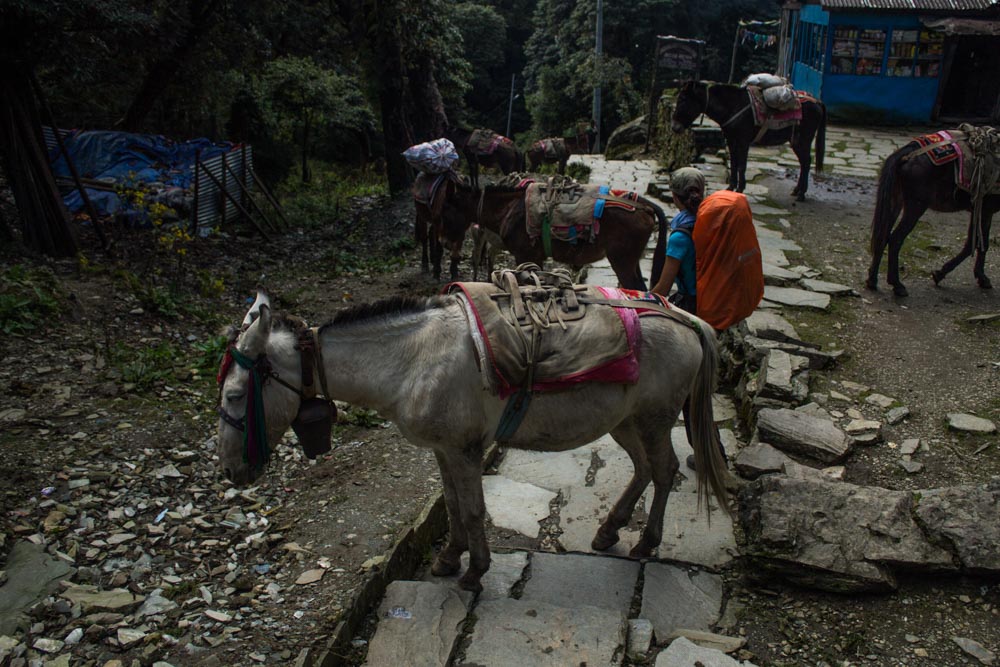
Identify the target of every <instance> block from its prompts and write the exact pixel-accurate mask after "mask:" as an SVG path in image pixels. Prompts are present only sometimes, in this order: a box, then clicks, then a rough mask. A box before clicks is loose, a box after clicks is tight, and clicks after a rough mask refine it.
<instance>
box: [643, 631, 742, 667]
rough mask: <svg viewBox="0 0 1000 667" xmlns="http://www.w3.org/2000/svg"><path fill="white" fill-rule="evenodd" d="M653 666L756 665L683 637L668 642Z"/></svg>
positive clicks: (737, 666) (738, 666)
mask: <svg viewBox="0 0 1000 667" xmlns="http://www.w3.org/2000/svg"><path fill="white" fill-rule="evenodd" d="M653 667H756V666H755V665H754V664H753V663H752V662H740V661H739V660H737V659H735V658H731V657H729V656H728V655H726V654H725V653H723V652H722V651H720V650H718V649H714V648H706V647H704V646H698V645H697V644H695V643H694V642H692V641H690V640H688V639H687V638H685V637H678V638H677V639H675V640H674V641H672V642H670V646H668V647H667V648H666V650H664V651H661V652H660V654H659V655H657V656H656V663H654V665H653Z"/></svg>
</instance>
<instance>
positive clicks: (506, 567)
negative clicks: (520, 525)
mask: <svg viewBox="0 0 1000 667" xmlns="http://www.w3.org/2000/svg"><path fill="white" fill-rule="evenodd" d="M526 567H528V553H527V552H526V551H512V552H510V553H497V552H495V551H491V552H490V569H489V570H487V571H486V574H484V575H483V578H482V579H480V580H479V583H481V584H482V585H483V590H482V591H480V593H479V597H478V598H475V596H474V595H473V594H472V593H471V592H470V591H467V590H465V589H463V588H460V587H459V585H458V579H459V577H461V576H462V574H464V573H465V571H466V570H468V569H469V552H465V553H464V554H462V569H461V570H460V571H459V572H456V573H455V574H453V575H449V576H447V577H436V576H434V575H433V574H431V571H430V568H428V569H427V572H425V573H424V576H423V581H426V582H428V583H432V584H437V585H439V586H447V587H448V588H450V589H451V590H453V591H455V592H456V593H458V595H459V597H461V598H462V601H463V602H464V603H465V606H466V608H471V606H472V601H473V599H474V598H475V599H478V600H479V601H480V602H482V601H483V600H492V599H495V598H509V597H510V594H511V590H513V588H514V586H515V585H516V584H517V583H518V582H519V581H521V579H522V578H524V569H525V568H526Z"/></svg>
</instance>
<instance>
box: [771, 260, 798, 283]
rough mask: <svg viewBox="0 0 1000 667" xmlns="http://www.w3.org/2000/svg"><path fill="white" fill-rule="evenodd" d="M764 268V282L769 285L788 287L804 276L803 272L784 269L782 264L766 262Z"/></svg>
mask: <svg viewBox="0 0 1000 667" xmlns="http://www.w3.org/2000/svg"><path fill="white" fill-rule="evenodd" d="M763 269H764V283H765V284H767V285H776V286H778V287H787V286H789V285H791V284H793V283H795V282H797V281H798V280H799V279H801V278H802V274H800V273H797V272H795V271H790V270H788V269H784V268H782V267H780V266H774V265H773V264H766V263H765V264H764V266H763Z"/></svg>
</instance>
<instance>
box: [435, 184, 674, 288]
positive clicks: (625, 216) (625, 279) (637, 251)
mask: <svg viewBox="0 0 1000 667" xmlns="http://www.w3.org/2000/svg"><path fill="white" fill-rule="evenodd" d="M529 187H533V186H529ZM525 192H526V189H525V188H518V187H511V186H503V185H488V186H486V187H485V188H484V190H483V191H482V192H481V193H480V191H479V190H476V189H474V188H472V187H470V186H467V185H464V184H455V186H454V188H452V189H450V190H449V197H448V200H447V202H446V203H445V210H446V211H447V210H448V209H449V208H453V209H455V211H456V212H457V213H458V214H459V215H457V216H455V217H454V218H450V219H453V220H457V219H460V218H464V219H467V220H477V219H478V220H479V226H480V227H481V228H483V229H485V230H487V231H488V232H492V234H494V235H495V237H499V239H500V240H501V241H502V242H503V245H504V249H506V250H507V251H508V252H510V253H511V254H512V255H514V261H515V262H516V263H517V264H523V263H524V262H534V263H535V264H538V265H539V266H543V265H544V263H545V249H544V247H543V244H542V241H541V239H538V238H533V237H532V236H530V235H529V234H528V229H527V225H526V221H525V201H524V199H525ZM480 198H481V199H482V201H481V202H480ZM635 204H636V210H635V211H628V210H626V209H622V208H617V207H611V206H608V207H606V208H605V210H604V215H603V217H602V218H601V228H600V233H598V234H597V237H596V239H595V240H594V242H593V243H591V242H586V241H580V242H578V243H570V242H568V241H562V240H559V239H552V259H554V260H555V261H557V262H562V263H564V264H569V265H570V266H574V267H581V266H583V265H585V264H590V263H592V262H596V261H598V260H601V259H604V258H605V257H607V258H608V262H610V264H611V268H612V269H613V270H614V272H615V275H616V276H618V281H619V283H620V284H621V286H622V287H624V288H627V289H636V290H643V291H645V290H646V281H645V279H644V278H643V277H642V271H641V270H640V269H639V260H640V259H642V255H643V252H644V251H645V249H646V243H647V242H648V241H649V237H650V235H651V234H652V233H653V229H654V228H655V229H658V234H659V236H658V238H657V241H656V248H657V249H656V253H657V255H663V254H664V253H665V252H666V238H667V234H666V227H667V219H666V216H665V215H664V213H663V209H661V208H660V207H659V206H657V205H656V204H654V203H653V202H651V201H649V200H648V199H646V198H644V197H639V199H638V201H636V202H635ZM480 211H481V214H480ZM448 219H449V218H446V224H448Z"/></svg>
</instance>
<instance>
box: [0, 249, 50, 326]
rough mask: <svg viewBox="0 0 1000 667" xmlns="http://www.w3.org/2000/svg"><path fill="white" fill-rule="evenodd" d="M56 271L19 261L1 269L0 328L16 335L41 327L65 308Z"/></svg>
mask: <svg viewBox="0 0 1000 667" xmlns="http://www.w3.org/2000/svg"><path fill="white" fill-rule="evenodd" d="M60 298H61V293H60V290H59V286H58V282H57V279H56V277H55V275H54V274H53V273H52V272H51V271H48V270H46V269H38V268H28V267H25V266H24V265H22V264H15V265H13V266H11V267H9V268H6V269H4V270H3V271H2V272H0V331H2V332H3V333H5V334H12V335H15V336H18V335H23V334H25V333H27V332H29V331H34V330H35V329H37V328H39V326H41V325H42V324H43V323H44V321H45V320H46V319H47V318H49V317H51V316H53V315H56V314H57V313H59V311H60V310H61V300H60Z"/></svg>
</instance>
